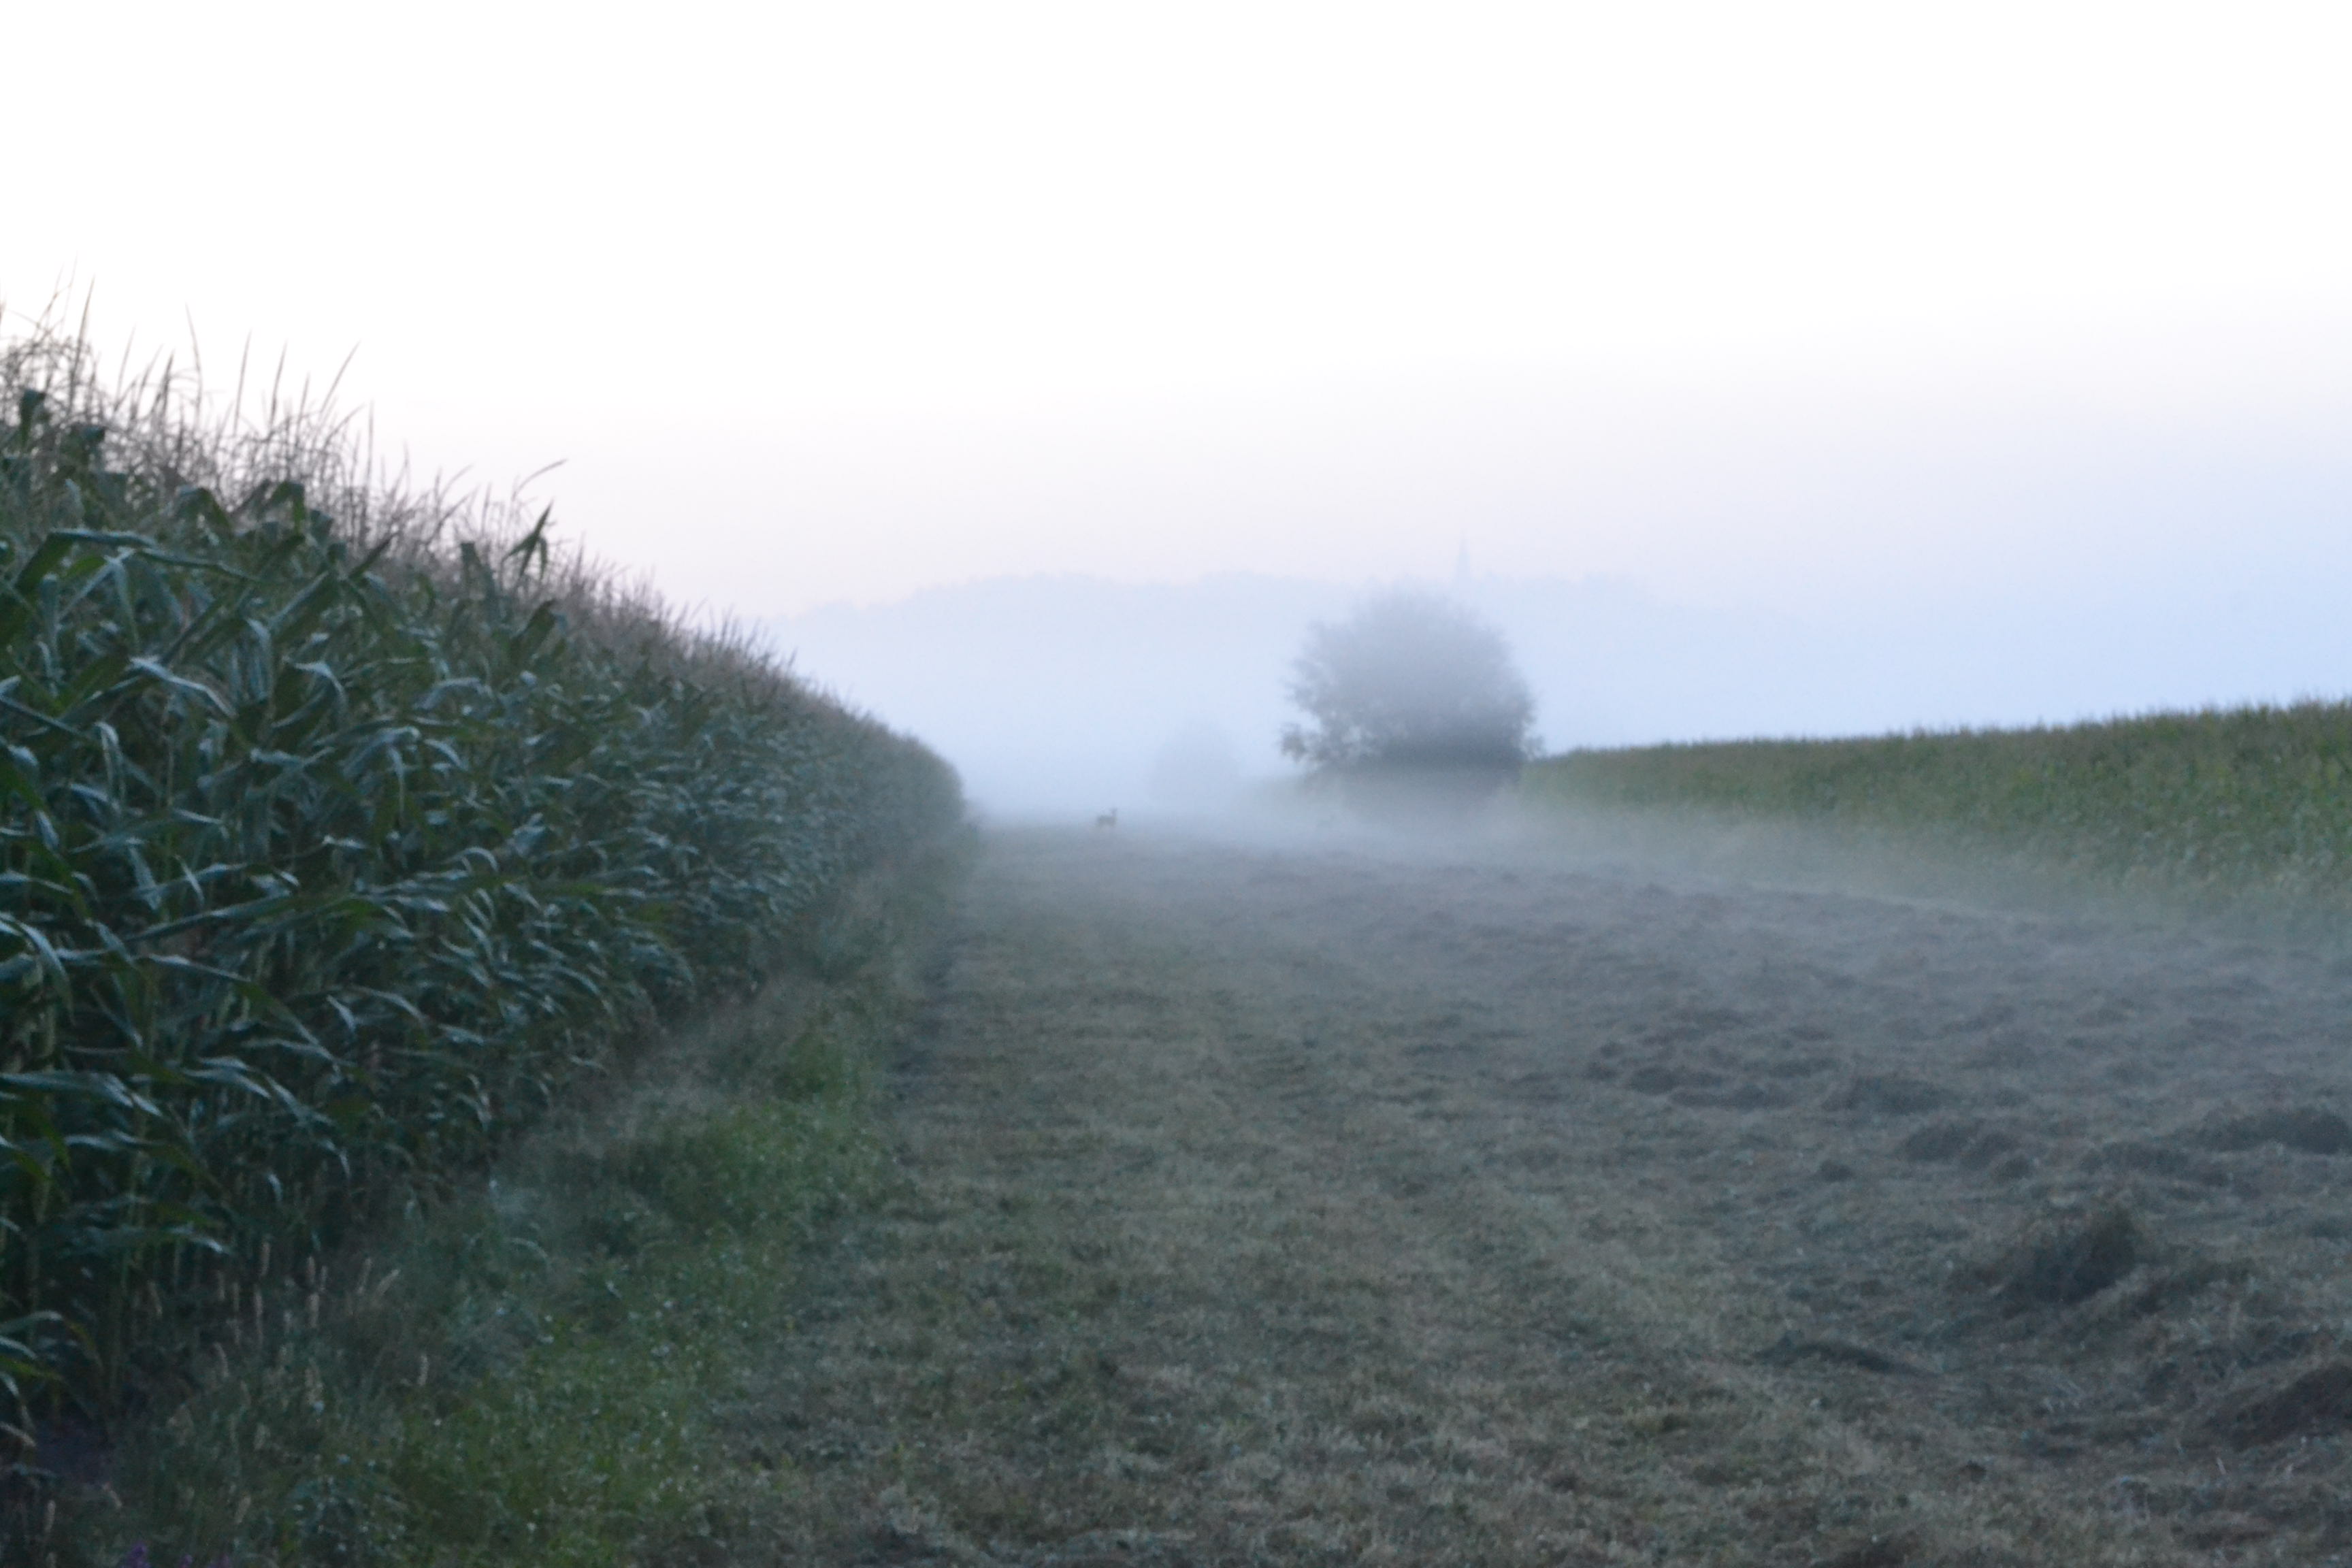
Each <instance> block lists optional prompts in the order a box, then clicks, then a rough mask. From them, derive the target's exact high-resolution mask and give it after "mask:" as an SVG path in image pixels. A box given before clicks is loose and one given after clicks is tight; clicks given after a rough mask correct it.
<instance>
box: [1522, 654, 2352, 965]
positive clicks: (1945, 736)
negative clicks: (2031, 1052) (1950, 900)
mask: <svg viewBox="0 0 2352 1568" xmlns="http://www.w3.org/2000/svg"><path fill="white" fill-rule="evenodd" d="M1519 799H1520V800H1521V802H1522V803H1523V804H1524V805H1526V806H1528V808H1530V809H1531V810H1532V812H1533V813H1534V814H1535V816H1536V817H1537V819H1538V820H1539V821H1545V822H1548V823H1549V824H1550V825H1552V826H1556V827H1559V828H1562V829H1569V828H1570V825H1571V824H1573V823H1575V822H1577V821H1579V820H1581V821H1582V822H1583V823H1584V825H1585V829H1586V831H1587V832H1591V833H1597V834H1598V835H1599V836H1600V837H1601V838H1603V839H1609V838H1615V839H1618V840H1621V841H1623V842H1626V843H1629V844H1632V843H1639V844H1641V845H1643V847H1645V848H1649V849H1653V850H1664V851H1668V852H1672V851H1674V850H1676V849H1679V850H1680V851H1682V852H1683V853H1685V855H1686V856H1692V857H1696V858H1701V859H1706V860H1712V861H1714V862H1716V863H1719V864H1720V863H1743V862H1744V863H1746V864H1747V865H1748V866H1749V867H1751V868H1754V867H1759V866H1761V867H1764V868H1768V869H1778V870H1784V871H1790V870H1797V869H1799V868H1801V867H1803V866H1805V865H1811V866H1812V867H1814V868H1825V867H1828V866H1830V865H1831V864H1832V863H1834V864H1835V865H1836V866H1837V868H1838V869H1839V870H1840V872H1841V873H1843V874H1844V875H1846V876H1848V877H1849V878H1851V877H1852V876H1853V875H1856V874H1860V875H1863V876H1864V877H1865V878H1867V879H1874V880H1876V881H1878V882H1880V883H1883V884H1885V885H1886V886H1888V888H1889V889H1890V890H1910V891H1917V892H1924V893H1928V894H1935V893H1939V892H1958V893H1962V894H1964V895H1967V896H1969V897H1973V898H1992V899H1995V900H2015V899H2024V900H2027V901H2030V902H2034V903H2037V904H2049V903H2053V902H2057V903H2061V904H2065V905H2069V906H2073V907H2079V908H2085V909H2098V910H2106V911H2109V912H2121V913H2132V914H2138V915H2145V916H2152V917H2158V918H2179V917H2181V916H2189V915H2193V916H2196V917H2199V918H2201V919H2209V920H2210V919H2217V918H2218V919H2221V920H2224V921H2229V922H2231V923H2236V924H2241V925H2246V926H2250V927H2261V928H2263V929H2268V930H2273V931H2293V932H2296V933H2301V934H2307V935H2332V934H2336V933H2339V932H2340V931H2342V929H2343V927H2344V917H2345V916H2346V915H2347V914H2352V700H2305V701H2300V702H2295V703H2292V704H2286V705H2271V704H2248V705H2245V706H2242V707H2236V708H2209V709H2204V710H2195V711H2164V712H2153V713H2146V714H2138V715H2132V716H2127V717H2120V718H2114V719H2106V720H2099V721H2087V722H2083V723H2077V724H2070V725H2039V726H2033V727H2030V728H2023V729H2016V730H1957V731H1915V732H1912V733H1908V734H1892V735H1885V736H1871V737H1854V738H1843V739H1830V740H1756V741H1739V742H1696V743H1683V744H1672V745H1658V746H1642V747H1624V748H1616V749H1610V750H1598V749H1596V750H1586V751H1576V752H1565V753H1562V754H1560V755H1558V756H1553V757H1549V758H1545V759H1543V760H1542V761H1540V762H1538V763H1530V764H1529V765H1528V768H1527V769H1526V771H1525V773H1524V774H1523V775H1522V779H1521V782H1520V787H1519Z"/></svg>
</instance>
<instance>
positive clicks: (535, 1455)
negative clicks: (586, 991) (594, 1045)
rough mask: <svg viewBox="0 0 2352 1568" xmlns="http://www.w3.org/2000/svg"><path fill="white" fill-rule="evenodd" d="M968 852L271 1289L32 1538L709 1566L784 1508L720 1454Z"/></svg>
mask: <svg viewBox="0 0 2352 1568" xmlns="http://www.w3.org/2000/svg"><path fill="white" fill-rule="evenodd" d="M957 864H958V863H957V862H956V860H955V859H954V858H952V857H950V856H947V855H943V854H940V855H934V856H933V857H931V858H929V861H928V862H926V863H924V864H922V865H919V866H917V867H914V868H908V869H902V870H901V871H900V873H899V874H898V877H897V878H896V879H895V885H894V886H892V887H890V888H888V889H887V897H883V898H878V899H877V898H869V899H868V900H866V902H865V903H864V904H863V906H862V907H853V908H850V909H846V910H843V911H840V912H839V913H837V914H836V915H835V916H834V917H833V918H831V919H829V920H828V921H826V922H824V925H823V927H822V928H821V929H820V930H819V931H816V932H814V933H813V936H812V940H811V941H810V942H809V943H808V944H807V947H806V952H804V954H803V960H802V962H801V963H799V964H798V965H797V966H796V967H795V969H794V971H793V973H791V974H789V975H788V976H787V977H786V978H785V979H783V980H782V981H780V982H777V983H772V984H771V985H770V986H769V987H768V988H767V989H765V990H764V991H762V992H761V994H759V995H758V996H757V997H756V998H754V999H753V1000H751V1002H749V1003H747V1004H745V1005H741V1006H740V1007H736V1008H732V1009H730V1010H728V1011H726V1012H725V1013H723V1014H721V1015H719V1016H716V1017H714V1018H712V1019H711V1020H709V1022H707V1023H706V1024H704V1025H703V1026H699V1027H698V1028H696V1029H694V1030H692V1031H689V1032H688V1033H686V1034H684V1035H682V1036H680V1037H677V1038H674V1039H672V1040H671V1041H669V1042H668V1043H667V1045H666V1046H665V1047H663V1048H662V1049H661V1050H660V1051H659V1052H657V1053H656V1055H655V1056H654V1057H653V1058H650V1059H649V1060H648V1061H647V1062H646V1068H645V1071H644V1072H643V1074H642V1076H641V1077H640V1078H639V1079H636V1080H635V1082H634V1083H633V1084H632V1086H631V1087H630V1088H628V1089H625V1090H623V1091H619V1092H615V1093H614V1094H611V1095H608V1096H606V1097H604V1099H603V1100H602V1101H601V1102H599V1103H596V1104H593V1105H592V1106H587V1107H583V1108H582V1109H580V1110H575V1111H572V1112H569V1113H566V1114H563V1115H561V1116H559V1117H557V1118H556V1119H554V1120H553V1121H551V1123H550V1125H548V1126H547V1127H546V1128H545V1129H543V1130H542V1131H541V1132H539V1133H537V1134H534V1135H533V1136H532V1137H531V1138H530V1140H529V1141H527V1142H524V1143H523V1144H521V1145H520V1146H519V1147H518V1148H516V1149H515V1150H514V1151H513V1152H511V1153H510V1155H509V1156H508V1157H507V1158H505V1159H504V1160H502V1161H501V1162H500V1163H499V1165H498V1167H497V1168H496V1171H495V1173H494V1174H493V1175H492V1177H491V1178H490V1179H489V1180H488V1181H487V1182H486V1183H485V1184H483V1185H482V1186H481V1187H480V1188H479V1190H478V1191H477V1192H475V1193H474V1194H471V1195H470V1196H468V1197H467V1198H465V1199H464V1200H462V1201H458V1202H454V1203H450V1204H447V1205H442V1206H440V1207H439V1208H437V1209H436V1210H434V1211H433V1212H431V1213H429V1214H425V1215H418V1216H415V1217H413V1218H412V1219H411V1220H410V1221H408V1222H407V1223H406V1224H404V1225H403V1226H399V1227H397V1228H396V1229H395V1231H394V1233H392V1234H390V1235H388V1236H387V1237H384V1238H383V1239H382V1240H381V1241H379V1242H378V1243H377V1244H375V1245H373V1246H372V1247H352V1248H350V1249H347V1250H346V1251H345V1252H344V1253H343V1254H341V1256H339V1257H338V1258H336V1259H335V1261H334V1262H333V1263H332V1264H331V1265H317V1264H313V1265H309V1266H307V1267H306V1268H305V1270H303V1271H300V1272H298V1273H297V1274H295V1275H294V1276H292V1277H289V1278H287V1279H282V1280H278V1281H275V1282H273V1284H272V1285H271V1286H270V1287H268V1288H267V1289H265V1290H264V1291H262V1292H261V1293H260V1298H259V1301H260V1304H259V1305H258V1306H257V1307H254V1306H248V1308H247V1314H246V1316H245V1319H244V1324H245V1327H244V1331H243V1332H242V1333H241V1334H240V1336H239V1338H240V1343H239V1345H238V1347H237V1348H236V1350H235V1351H230V1350H227V1349H225V1348H219V1347H216V1348H215V1350H214V1351H213V1352H211V1353H210V1354H209V1355H208V1357H207V1358H206V1361H205V1363H203V1364H200V1365H199V1366H198V1367H197V1368H195V1369H194V1374H193V1376H192V1379H191V1382H190V1384H189V1386H188V1388H187V1391H186V1393H185V1394H184V1397H183V1398H181V1399H179V1400H178V1401H177V1402H176V1403H174V1404H173V1405H169V1406H168V1407H165V1408H162V1409H159V1410H158V1411H157V1412H156V1413H155V1414H154V1415H153V1417H152V1419H151V1420H149V1421H148V1422H147V1423H145V1424H144V1426H143V1427H142V1429H141V1430H139V1431H138V1432H137V1433H136V1434H135V1435H133V1436H131V1439H130V1440H129V1441H128V1442H127V1443H125V1444H124V1445H123V1446H122V1447H121V1448H120V1449H119V1450H118V1451H116V1452H114V1453H112V1454H110V1455H108V1456H106V1461H107V1462H106V1470H107V1473H106V1474H105V1475H104V1476H103V1478H102V1479H100V1478H99V1477H97V1476H95V1475H93V1477H92V1478H91V1479H90V1480H89V1482H88V1483H87V1484H85V1485H84V1486H82V1487H80V1488H79V1489H77V1490H76V1491H75V1492H74V1493H73V1494H72V1496H71V1500H70V1501H69V1504H68V1510H67V1513H66V1516H65V1517H64V1519H63V1520H62V1521H60V1522H59V1523H58V1524H57V1525H55V1526H54V1527H53V1531H52V1539H51V1540H50V1541H48V1542H45V1543H43V1545H42V1550H43V1551H44V1552H47V1553H51V1554H54V1561H55V1562H56V1563H58V1565H59V1568H85V1565H89V1568H95V1565H105V1568H113V1565H114V1564H117V1563H121V1562H124V1561H126V1560H129V1559H130V1558H131V1554H132V1553H133V1552H136V1551H139V1550H143V1551H144V1552H146V1553H147V1556H148V1558H149V1560H150V1561H152V1562H157V1563H174V1562H178V1561H179V1560H180V1559H181V1557H182V1556H183V1555H189V1556H193V1557H194V1559H195V1561H197V1562H199V1563H205V1562H211V1561H214V1560H215V1559H216V1558H218V1557H226V1558H227V1559H228V1560H229V1561H230V1562H231V1563H235V1564H237V1565H238V1568H247V1565H249V1564H268V1563H383V1564H405V1563H419V1564H423V1563H432V1564H436V1565H446V1564H452V1563H484V1564H488V1563H510V1564H538V1563H545V1564H574V1563H581V1564H584V1563H613V1562H616V1561H624V1560H626V1561H644V1562H667V1561H692V1560H697V1559H698V1558H699V1557H707V1555H708V1553H709V1550H710V1546H711V1543H712V1542H714V1541H721V1540H725V1539H729V1538H733V1537H737V1536H740V1534H741V1533H742V1532H744V1531H754V1530H756V1528H757V1525H758V1521H759V1520H760V1519H761V1517H762V1515H763V1514H764V1513H766V1512H769V1511H772V1510H774V1509H776V1508H777V1507H779V1506H782V1503H783V1502H784V1501H785V1500H787V1499H788V1498H789V1496H790V1494H791V1492H792V1490H793V1487H794V1485H795V1482H794V1479H793V1475H792V1474H791V1472H790V1470H789V1468H778V1467H777V1466H776V1465H774V1464H773V1463H772V1462H769V1463H761V1462H760V1461H759V1460H758V1459H757V1458H746V1457H745V1456H742V1455H740V1454H735V1453H733V1452H731V1451H730V1447H729V1444H728V1440H727V1434H726V1432H725V1430H724V1427H723V1420H724V1416H725V1413H726V1412H727V1410H728V1409H729V1407H730V1396H731V1395H733V1394H734V1393H735V1392H736V1390H737V1389H738V1387H739V1385H740V1384H741V1382H742V1380H743V1379H744V1377H745V1376H746V1375H747V1369H751V1368H755V1367H757V1366H759V1365H761V1364H762V1363H763V1362H764V1360H765V1358H767V1357H768V1356H770V1355H772V1353H773V1348H774V1346H775V1345H776V1344H777V1342H779V1341H781V1340H783V1339H785V1338H787V1337H788V1336H790V1335H791V1334H792V1333H793V1331H794V1329H795V1325H794V1322H793V1310H794V1303H795V1301H796V1300H798V1299H799V1293H796V1290H795V1287H794V1280H795V1277H796V1274H797V1273H798V1272H799V1271H801V1270H802V1269H803V1263H804V1258H805V1256H806V1254H807V1251H808V1248H809V1246H810V1243H811V1241H812V1239H813V1238H814V1237H817V1236H819V1235H820V1234H822V1233H823V1231H824V1227H825V1226H826V1225H827V1223H828V1221H830V1220H831V1219H832V1218H833V1217H834V1216H835V1215H839V1214H841V1213H843V1212H844V1211H845V1210H848V1209H851V1208H855V1207H857V1206H860V1205H865V1204H866V1203H867V1201H868V1200H869V1199H870V1198H871V1197H872V1195H873V1194H875V1193H876V1192H877V1190H878V1189H879V1187H880V1185H881V1184H882V1183H883V1182H884V1180H885V1178H886V1174H887V1160H886V1156H885V1153H884V1150H883V1146H882V1142H881V1140H880V1136H879V1129H878V1123H877V1116H876V1111H877V1090H878V1088H879V1083H880V1074H881V1071H882V1069H883V1068H884V1067H885V1066H886V1064H887V1058H888V1056H889V1053H890V1051H891V1049H892V1047H894V1046H895V1044H896V1043H897V1042H898V1039H899V1038H900V1037H901V1034H902V1032H903V1031H904V1030H905V1028H906V1027H907V1026H908V1021H909V1019H910V1017H911V1016H912V1014H913V1009H914V1006H915V1005H916V1004H917V1002H918V1001H919V997H920V995H921V994H922V990H923V978H924V976H923V969H924V958H925V954H926V953H927V952H928V951H929V948H930V945H931V942H932V936H931V933H932V931H933V929H934V925H935V916H936V913H937V910H938V908H939V903H940V897H941V895H942V894H943V893H944V891H945V889H946V888H947V887H948V885H949V884H950V881H951V879H952V878H953V875H954V873H955V871H956V869H957Z"/></svg>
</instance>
